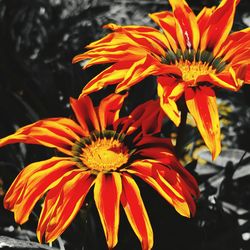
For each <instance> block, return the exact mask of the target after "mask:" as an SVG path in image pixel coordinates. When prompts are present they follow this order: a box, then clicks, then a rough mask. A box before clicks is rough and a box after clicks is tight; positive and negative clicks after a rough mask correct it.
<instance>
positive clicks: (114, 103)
mask: <svg viewBox="0 0 250 250" xmlns="http://www.w3.org/2000/svg"><path fill="white" fill-rule="evenodd" d="M126 97H127V94H126V95H119V94H111V95H109V96H107V97H106V98H104V99H102V101H101V102H100V105H99V108H98V115H99V120H100V125H101V129H102V130H104V129H106V128H107V126H110V125H113V124H114V122H115V121H117V120H118V118H119V113H120V109H121V107H122V105H123V102H124V99H125V98H126Z"/></svg>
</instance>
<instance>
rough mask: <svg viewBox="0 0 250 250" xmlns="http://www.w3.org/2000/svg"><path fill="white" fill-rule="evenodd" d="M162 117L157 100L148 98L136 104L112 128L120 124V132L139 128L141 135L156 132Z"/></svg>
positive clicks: (116, 127) (160, 125) (159, 129)
mask: <svg viewBox="0 0 250 250" xmlns="http://www.w3.org/2000/svg"><path fill="white" fill-rule="evenodd" d="M163 117H164V113H163V112H162V110H161V108H160V107H159V101H158V100H150V101H147V102H145V103H143V104H141V105H139V106H137V107H136V108H135V109H134V110H133V111H132V112H131V114H130V115H129V116H128V117H123V118H120V119H119V120H117V122H116V123H115V124H114V128H115V129H118V127H120V126H121V127H122V128H121V132H122V133H126V134H127V135H129V134H132V133H133V132H135V131H136V130H138V129H141V132H142V134H143V135H145V134H156V133H159V132H160V131H161V127H162V121H163ZM152 121H154V122H152Z"/></svg>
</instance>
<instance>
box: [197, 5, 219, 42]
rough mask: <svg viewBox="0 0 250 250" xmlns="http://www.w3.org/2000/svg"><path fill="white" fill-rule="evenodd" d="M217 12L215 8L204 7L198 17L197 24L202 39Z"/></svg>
mask: <svg viewBox="0 0 250 250" xmlns="http://www.w3.org/2000/svg"><path fill="white" fill-rule="evenodd" d="M214 10H215V6H213V7H211V8H207V7H204V8H203V9H202V10H201V11H200V13H199V14H198V16H197V18H196V19H197V23H198V26H199V30H200V36H201V37H202V35H203V33H204V31H205V30H206V28H207V25H208V21H209V19H210V17H211V15H212V14H213V12H214Z"/></svg>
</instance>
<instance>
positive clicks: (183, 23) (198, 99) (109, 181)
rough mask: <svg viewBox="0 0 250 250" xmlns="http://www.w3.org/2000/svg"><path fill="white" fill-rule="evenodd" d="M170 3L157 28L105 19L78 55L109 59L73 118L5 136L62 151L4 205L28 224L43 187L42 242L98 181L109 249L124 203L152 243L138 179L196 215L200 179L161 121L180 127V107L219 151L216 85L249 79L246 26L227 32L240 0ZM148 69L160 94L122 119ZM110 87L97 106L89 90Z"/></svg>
mask: <svg viewBox="0 0 250 250" xmlns="http://www.w3.org/2000/svg"><path fill="white" fill-rule="evenodd" d="M169 2H170V5H171V6H172V9H173V12H169V11H163V12H158V13H153V14H150V17H151V18H152V19H153V21H154V22H155V23H156V24H157V25H159V26H160V28H161V30H160V31H159V30H157V29H155V28H152V27H145V26H132V25H131V26H118V25H115V24H107V25H105V28H108V29H111V30H112V32H111V33H109V34H108V35H106V36H105V37H104V38H102V39H100V40H98V41H95V42H93V43H91V44H89V45H88V46H87V48H88V49H89V50H88V51H87V52H85V53H83V54H80V55H77V56H76V57H75V58H74V59H73V62H75V63H76V62H80V61H83V60H86V59H90V60H89V61H88V62H87V63H86V64H85V65H84V68H87V67H90V66H92V65H95V64H104V63H109V64H110V63H111V66H109V67H108V68H107V69H105V70H104V71H102V72H101V73H100V74H98V75H97V76H96V77H94V78H93V79H92V80H91V81H90V82H89V83H87V85H86V86H85V87H84V88H83V91H82V93H81V95H80V96H79V98H78V99H73V98H72V99H71V100H70V104H71V107H72V109H73V111H74V115H75V116H74V118H75V119H69V118H51V119H44V120H40V121H38V122H36V123H33V124H31V125H27V126H25V127H23V128H20V129H18V130H17V131H16V132H15V133H14V134H12V135H10V136H7V137H5V138H2V139H1V140H0V146H4V145H7V144H11V143H18V142H22V143H28V144H39V145H43V146H46V147H51V148H56V149H57V150H58V151H59V152H61V153H63V154H64V155H65V156H55V157H52V158H50V159H48V160H44V161H40V162H35V163H32V164H30V165H29V166H27V167H26V168H24V169H23V170H22V171H21V173H20V174H19V175H18V176H17V178H16V179H15V181H14V182H13V184H12V185H11V187H10V189H9V190H8V192H7V193H6V195H5V199H4V206H5V208H6V209H9V210H11V211H13V212H14V214H15V220H16V222H17V223H20V224H22V223H25V222H26V221H27V220H28V218H29V215H30V213H31V211H32V209H33V208H34V206H35V204H36V202H37V201H38V200H39V199H41V198H42V197H43V196H44V195H45V194H46V197H45V199H44V203H43V206H42V211H41V215H40V218H39V222H38V227H37V237H38V240H39V241H40V242H42V240H43V237H45V241H46V242H52V241H54V240H55V239H56V238H57V237H58V236H60V235H61V234H62V233H63V232H64V231H65V229H66V228H67V227H68V226H69V224H70V223H71V222H72V220H73V219H74V217H75V216H76V214H77V213H78V211H79V209H80V208H81V206H82V204H83V203H84V200H85V197H86V195H87V193H88V192H89V190H90V189H91V188H92V187H93V194H94V200H95V204H96V207H97V210H98V212H99V215H100V219H101V223H102V226H103V229H104V233H105V236H106V240H107V245H108V248H109V249H112V248H114V247H115V246H116V244H117V242H118V228H119V217H120V211H119V210H120V203H121V205H122V207H123V209H124V211H125V214H126V216H127V218H128V221H129V223H130V224H131V227H132V228H133V230H134V232H135V234H136V235H137V237H138V239H139V240H140V241H141V245H142V249H145V250H146V249H151V248H152V246H153V231H152V228H151V224H150V221H149V218H148V215H147V212H146V209H145V206H144V204H143V201H142V197H141V195H140V191H139V188H138V186H137V184H136V182H135V180H134V178H133V176H137V177H139V178H141V179H142V180H143V181H145V182H146V183H148V184H149V185H150V186H152V187H153V188H154V189H155V190H157V191H158V193H159V194H160V195H162V197H163V198H164V199H165V200H166V201H167V202H169V203H170V204H171V205H172V206H173V207H174V208H175V210H176V211H177V212H178V213H180V214H181V215H183V216H186V217H190V216H192V215H194V214H195V210H196V205H195V200H196V199H197V198H198V196H199V189H198V185H197V182H196V180H195V179H194V177H192V175H191V174H190V173H189V172H188V171H187V170H186V169H185V168H184V167H183V166H182V165H181V163H180V162H179V161H178V159H177V156H176V155H175V148H174V146H173V145H172V143H171V139H170V138H161V137H159V136H158V134H159V132H160V131H161V126H162V120H163V118H164V116H167V117H169V119H170V120H172V121H173V122H174V124H175V125H176V126H179V124H180V122H181V115H180V113H183V112H187V111H188V112H189V113H190V114H191V115H192V116H193V118H194V120H195V122H196V125H197V128H198V130H199V131H200V134H201V136H202V138H203V139H204V142H205V144H206V145H207V147H208V149H209V150H210V151H211V154H212V158H213V159H215V158H216V157H217V156H218V155H219V153H220V151H221V141H220V124H219V116H218V110H217V105H216V96H215V91H214V89H215V88H216V87H221V88H225V89H228V90H233V91H237V90H239V89H240V87H241V86H242V85H243V83H249V82H250V70H249V69H250V68H249V64H248V62H249V56H250V46H249V38H250V32H249V31H250V29H249V28H247V29H244V30H241V31H239V32H235V33H231V34H229V33H230V30H231V28H232V25H233V19H234V15H235V9H236V5H237V3H238V1H237V0H222V1H221V3H220V5H219V6H217V7H212V8H206V7H205V8H203V9H202V11H201V12H200V13H199V14H198V15H197V16H196V15H195V14H194V13H193V11H192V10H191V9H190V7H189V6H188V5H187V3H186V2H185V1H184V0H169ZM150 75H154V76H156V77H157V90H158V96H159V98H158V99H157V100H150V101H148V102H145V103H143V104H141V105H139V106H137V107H136V108H135V109H134V110H133V111H132V112H131V114H129V115H128V116H125V117H121V116H120V110H121V108H122V106H123V102H124V99H125V98H126V97H127V95H128V94H129V88H130V87H132V86H133V85H135V84H139V83H140V82H141V81H142V80H143V79H144V78H146V77H147V76H150ZM114 84H117V87H116V90H115V92H116V93H114V94H111V95H108V96H107V97H105V98H104V99H103V100H101V102H100V104H99V105H98V106H97V107H95V106H94V105H93V103H92V100H91V98H90V97H89V96H88V94H90V93H92V92H95V91H98V90H100V89H102V88H104V87H105V86H108V85H114ZM121 92H122V93H123V94H121ZM124 92H125V93H124ZM177 101H182V105H179V107H178V105H177Z"/></svg>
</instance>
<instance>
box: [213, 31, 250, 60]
mask: <svg viewBox="0 0 250 250" xmlns="http://www.w3.org/2000/svg"><path fill="white" fill-rule="evenodd" d="M249 39H250V27H248V28H246V29H243V30H240V31H238V32H233V33H231V34H230V35H229V36H228V37H227V39H226V40H225V42H224V43H223V44H222V46H221V49H220V50H219V52H218V54H217V57H223V61H231V60H232V59H233V58H234V57H235V55H238V54H241V53H242V52H243V51H244V50H245V49H246V50H249V48H248V47H249V46H248V44H249Z"/></svg>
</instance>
